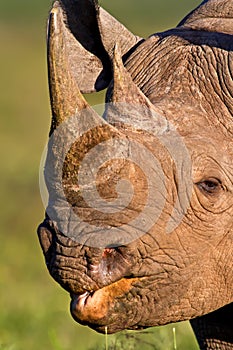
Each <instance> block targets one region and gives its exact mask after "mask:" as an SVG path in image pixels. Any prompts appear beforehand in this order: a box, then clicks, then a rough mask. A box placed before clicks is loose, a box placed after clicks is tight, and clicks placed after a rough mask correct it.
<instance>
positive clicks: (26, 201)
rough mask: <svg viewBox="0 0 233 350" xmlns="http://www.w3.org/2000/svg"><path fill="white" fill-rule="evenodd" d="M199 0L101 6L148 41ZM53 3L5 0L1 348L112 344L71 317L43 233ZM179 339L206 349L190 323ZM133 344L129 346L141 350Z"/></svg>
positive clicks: (76, 348) (164, 340)
mask: <svg viewBox="0 0 233 350" xmlns="http://www.w3.org/2000/svg"><path fill="white" fill-rule="evenodd" d="M198 3H199V1H197V0H177V1H174V0H163V1H162V0H144V1H139V0H117V1H116V0H115V1H107V0H102V1H101V4H102V5H103V6H104V7H105V8H106V9H108V10H109V11H110V12H111V13H112V14H114V15H115V16H116V17H117V18H119V19H120V20H121V21H122V22H123V23H124V24H127V26H128V27H129V28H130V29H131V30H132V31H134V32H135V33H137V34H139V35H141V36H148V35H149V34H151V33H153V32H155V31H160V30H162V29H166V28H169V27H171V26H174V25H175V24H176V23H177V22H178V21H179V20H180V19H181V18H182V17H183V16H184V15H185V14H186V13H187V12H188V11H190V10H191V9H192V8H193V7H194V6H196V5H197V4H198ZM50 6H51V1H49V0H34V1H31V0H20V1H19V0H10V1H7V0H0V50H1V51H0V73H1V74H0V114H1V127H0V142H1V147H0V159H1V171H0V194H1V208H0V216H1V217H0V219H1V220H0V349H1V350H31V349H32V350H42V349H43V350H88V349H96V348H97V347H98V346H99V347H101V346H103V347H104V344H105V339H104V336H102V335H98V334H96V333H95V332H94V331H92V330H90V329H88V328H87V327H82V326H79V325H78V324H76V323H75V322H74V321H73V320H72V318H71V317H70V315H69V312H68V309H69V297H68V294H67V293H66V292H64V291H63V290H62V289H61V288H60V286H58V285H57V284H56V283H55V282H54V281H53V280H52V279H51V278H50V276H49V275H48V273H47V270H46V267H45V264H44V260H43V256H42V253H41V250H40V248H39V244H38V240H37V236H36V228H37V225H38V224H39V222H40V221H41V220H42V219H43V215H44V208H43V205H42V203H41V199H40V193H39V185H38V170H39V163H40V157H41V153H42V150H43V148H44V145H45V143H46V140H47V135H48V131H49V125H50V109H49V99H48V89H47V76H46V74H47V73H46V21H47V15H48V11H49V8H50ZM152 330H153V332H152V333H150V334H149V335H146V337H150V340H151V342H152V343H153V344H155V345H156V349H166V350H169V349H173V348H174V344H173V334H172V326H167V327H160V328H156V329H152ZM130 334H131V333H130ZM176 336H177V349H179V350H185V349H188V350H195V349H198V347H197V345H196V342H195V340H194V337H193V334H192V332H191V330H190V327H189V324H188V323H182V324H178V325H176ZM113 337H114V336H113ZM113 337H112V336H111V337H110V340H109V341H110V342H111V339H115V338H113ZM137 337H142V338H143V337H145V335H143V334H142V335H137ZM142 338H141V339H142ZM127 339H129V338H125V344H126V345H127V346H128V349H136V345H132V344H131V343H130V341H129V340H127ZM130 339H131V338H130ZM137 339H138V338H137ZM137 339H136V341H135V344H138V340H137ZM148 339H149V338H148ZM126 348H127V347H126ZM146 348H148V349H149V348H150V349H151V347H150V346H149V345H148V346H147V347H146V346H144V349H146ZM141 349H143V348H141Z"/></svg>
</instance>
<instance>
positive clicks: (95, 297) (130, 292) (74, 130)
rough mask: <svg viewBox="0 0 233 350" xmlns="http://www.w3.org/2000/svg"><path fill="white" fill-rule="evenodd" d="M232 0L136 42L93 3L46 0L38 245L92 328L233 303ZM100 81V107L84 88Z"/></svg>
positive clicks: (138, 324)
mask: <svg viewBox="0 0 233 350" xmlns="http://www.w3.org/2000/svg"><path fill="white" fill-rule="evenodd" d="M232 18H233V1H232V0H209V1H204V2H203V3H202V4H201V5H200V6H199V7H198V8H197V9H196V10H195V11H193V12H192V13H191V14H190V15H188V16H187V17H186V18H185V19H184V20H183V21H182V22H181V23H180V24H179V25H178V26H177V27H176V28H174V29H171V30H168V31H166V32H163V33H158V34H154V35H152V36H150V37H149V38H148V39H146V40H144V39H142V38H139V37H136V36H134V35H133V34H132V33H130V32H129V31H128V30H127V29H126V28H125V27H124V26H123V25H121V24H120V23H119V22H117V21H116V20H115V19H114V18H113V17H111V16H110V15H109V14H108V13H107V12H105V11H104V10H103V9H102V8H100V7H99V6H98V4H97V2H96V1H94V0H93V1H92V0H88V1H87V0H59V1H57V2H55V3H54V6H53V8H52V10H51V13H50V20H49V27H48V67H49V83H50V97H51V107H52V124H51V132H50V139H49V143H48V152H47V159H46V164H45V181H46V185H47V188H48V192H49V202H48V205H47V209H46V218H45V220H44V222H43V223H42V224H41V225H40V226H39V229H38V233H39V239H40V243H41V246H42V249H43V252H44V255H45V259H46V263H47V266H48V269H49V272H50V274H51V275H52V276H53V278H54V279H55V280H56V281H57V282H58V283H59V284H60V285H61V286H62V287H64V288H65V289H66V290H67V291H68V292H69V293H70V295H71V299H72V301H71V313H72V315H73V317H74V318H75V320H77V321H78V322H79V323H82V324H85V325H89V326H90V327H92V328H94V329H96V330H97V331H100V332H103V331H104V329H105V327H106V326H107V327H108V332H116V331H119V330H122V329H126V328H127V329H140V328H144V327H148V326H154V325H161V324H166V323H169V322H176V321H180V320H187V319H193V318H196V317H198V316H201V315H204V314H208V313H210V312H212V311H214V310H217V309H219V308H221V307H223V306H224V305H227V304H230V303H231V302H232V301H233V288H232V287H233V269H232V253H233V245H232V239H233V220H232V216H233V147H232V146H233V141H232V136H233V119H232V117H233V115H232V114H233V101H232V96H233V80H232V77H233V53H232V49H233V36H232V34H233V19H232ZM105 88H107V94H106V105H105V111H104V115H103V117H100V116H99V115H98V114H97V112H96V111H95V110H94V109H92V108H91V107H90V106H89V105H88V103H87V102H86V100H85V98H84V97H83V95H82V93H90V92H94V91H99V90H102V89H105Z"/></svg>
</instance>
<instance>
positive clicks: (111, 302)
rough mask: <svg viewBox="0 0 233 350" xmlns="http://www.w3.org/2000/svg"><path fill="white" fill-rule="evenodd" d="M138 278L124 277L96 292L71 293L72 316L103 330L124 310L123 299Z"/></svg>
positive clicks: (80, 321) (76, 319)
mask: <svg viewBox="0 0 233 350" xmlns="http://www.w3.org/2000/svg"><path fill="white" fill-rule="evenodd" d="M138 280H139V278H125V277H124V278H122V279H121V280H119V281H117V282H114V283H112V284H110V285H108V286H105V287H103V288H100V289H98V290H96V291H94V292H88V291H86V292H84V293H83V294H71V305H70V311H71V315H72V317H73V318H74V320H75V321H77V322H79V323H81V324H84V325H89V326H91V327H92V328H95V329H96V330H98V331H100V332H103V331H104V326H106V325H108V324H111V323H112V322H113V320H114V318H115V317H116V315H117V314H118V315H119V314H120V312H123V311H124V310H123V309H124V303H123V302H122V301H121V299H125V298H126V297H127V294H128V293H129V292H130V291H131V289H132V288H133V285H134V284H135V283H136V282H137V281H138Z"/></svg>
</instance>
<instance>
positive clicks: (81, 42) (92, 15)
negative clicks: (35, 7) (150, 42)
mask: <svg viewBox="0 0 233 350" xmlns="http://www.w3.org/2000/svg"><path fill="white" fill-rule="evenodd" d="M54 8H61V10H62V17H63V28H62V30H63V36H64V40H65V42H66V47H67V53H68V57H67V59H68V63H69V66H70V70H71V73H72V75H73V77H74V78H75V80H76V82H77V85H78V86H79V89H80V91H81V92H82V93H90V92H94V91H99V90H102V89H104V88H106V87H107V86H108V84H109V82H110V81H111V78H112V72H111V55H112V50H113V47H114V45H115V42H116V41H117V42H118V43H119V44H120V47H121V52H122V55H124V54H126V53H127V52H128V51H129V50H130V49H131V48H132V47H133V46H134V45H136V44H137V43H138V42H139V41H140V40H141V38H139V37H137V36H135V35H133V34H132V33H130V32H129V31H128V30H127V29H126V28H125V27H124V26H123V25H122V24H120V23H119V22H118V21H117V20H116V19H115V18H113V17H112V16H111V15H109V14H108V13H107V12H106V11H104V10H103V9H102V8H100V7H99V6H98V1H96V0H59V1H56V2H55V3H54V5H53V9H54ZM53 9H52V11H53Z"/></svg>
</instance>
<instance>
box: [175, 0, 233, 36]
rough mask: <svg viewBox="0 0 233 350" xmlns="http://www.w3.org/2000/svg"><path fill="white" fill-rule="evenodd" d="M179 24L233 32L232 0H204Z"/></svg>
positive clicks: (211, 30) (227, 32)
mask: <svg viewBox="0 0 233 350" xmlns="http://www.w3.org/2000/svg"><path fill="white" fill-rule="evenodd" d="M179 26H183V27H188V28H191V29H195V30H206V31H210V32H219V33H225V34H233V0H204V1H203V2H202V3H201V5H200V6H198V7H197V8H196V9H195V10H194V11H192V12H191V13H190V14H189V15H187V16H186V17H185V18H184V19H183V20H182V21H181V22H180V23H179Z"/></svg>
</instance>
